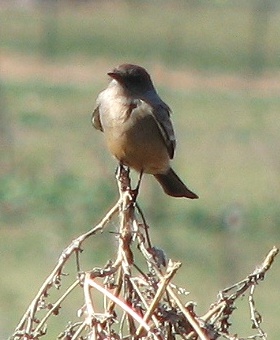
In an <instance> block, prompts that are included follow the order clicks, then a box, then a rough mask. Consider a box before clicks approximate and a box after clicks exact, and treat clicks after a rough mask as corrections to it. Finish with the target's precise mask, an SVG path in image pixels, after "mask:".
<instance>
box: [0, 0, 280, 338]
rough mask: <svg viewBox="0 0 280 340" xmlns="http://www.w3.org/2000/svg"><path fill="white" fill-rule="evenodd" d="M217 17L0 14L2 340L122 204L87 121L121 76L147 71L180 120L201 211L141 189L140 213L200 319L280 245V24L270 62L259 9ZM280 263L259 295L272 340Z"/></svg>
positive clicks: (95, 247) (211, 12)
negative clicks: (135, 68)
mask: <svg viewBox="0 0 280 340" xmlns="http://www.w3.org/2000/svg"><path fill="white" fill-rule="evenodd" d="M207 3H208V5H205V3H204V2H203V1H202V2H201V4H200V5H195V2H191V1H190V2H183V1H177V2H175V1H173V2H169V1H168V2H167V1H166V2H163V1H159V2H156V1H154V2H140V1H139V2H135V1H127V2H125V1H119V2H116V1H103V2H101V1H96V2H92V1H88V2H83V3H81V4H80V5H75V4H74V2H56V4H57V5H56V7H46V6H44V7H43V6H42V5H39V4H35V5H32V2H30V5H29V6H27V7H26V6H22V7H20V6H18V7H15V6H12V5H11V4H13V2H12V1H11V2H3V3H1V2H0V10H1V11H0V23H1V41H0V48H1V55H0V58H1V59H0V62H1V64H0V67H1V69H0V91H1V92H0V101H1V111H0V115H1V116H0V132H1V136H0V142H1V149H0V151H1V167H0V175H1V177H0V249H1V261H0V269H1V271H2V280H1V281H0V301H1V304H0V338H7V336H8V335H10V333H11V332H12V331H13V329H14V327H15V325H16V323H17V322H18V320H19V318H20V317H21V316H22V314H23V313H24V311H25V308H26V307H27V305H28V303H29V302H30V301H31V299H32V298H33V297H34V295H35V293H36V292H37V290H38V288H39V286H40V284H41V283H42V281H43V280H44V278H45V277H46V276H47V275H48V273H49V272H50V270H51V269H52V268H53V266H54V264H55V261H56V259H57V258H58V256H59V254H60V252H61V250H62V249H63V247H65V246H66V245H67V244H68V243H69V242H70V241H71V239H73V238H74V237H76V236H78V235H79V234H80V233H82V232H84V231H86V230H87V229H88V228H89V227H90V226H91V225H93V224H95V223H97V222H98V221H99V219H100V218H101V217H102V216H103V214H104V213H105V212H106V211H107V210H108V209H109V208H110V207H111V206H112V205H113V203H114V202H115V200H116V199H117V189H116V185H115V181H114V170H115V166H116V162H115V161H114V160H113V159H112V158H111V156H110V155H108V153H107V151H105V148H104V143H103V139H102V134H101V133H99V132H97V131H95V130H93V129H92V127H91V123H90V118H91V112H92V109H93V107H94V102H95V98H96V96H97V94H98V92H100V91H101V90H102V89H103V88H104V87H105V86H106V84H107V81H108V77H107V76H106V72H107V71H108V70H109V69H111V68H112V67H113V66H115V65H117V64H118V63H120V62H124V61H129V62H135V63H139V64H141V65H143V66H145V67H146V68H147V69H148V70H149V71H150V73H151V74H152V77H153V79H154V81H155V83H156V86H157V88H158V90H159V93H160V95H161V97H162V98H163V99H164V100H165V101H166V102H167V103H168V104H169V105H170V106H171V107H172V109H173V112H174V115H173V122H174V125H175V129H176V134H177V139H178V147H177V152H176V158H175V161H174V168H175V169H176V170H177V172H178V173H179V174H180V177H182V178H183V179H184V180H185V182H186V183H187V184H188V185H189V187H190V188H192V189H193V190H194V191H195V192H197V193H198V194H199V195H200V199H199V200H198V201H196V202H190V201H186V200H176V199H172V198H169V197H166V196H164V195H162V192H161V189H160V188H159V187H158V185H157V183H156V182H155V181H154V180H153V178H150V177H149V176H146V177H145V179H144V183H143V186H142V188H141V194H140V198H139V203H140V205H141V207H142V209H143V210H144V211H145V214H146V218H147V219H148V222H149V224H150V226H151V234H152V237H153V240H154V242H155V244H156V245H157V246H159V247H162V248H163V249H165V251H166V252H167V253H168V255H169V256H170V257H172V258H174V259H177V260H181V261H182V262H183V263H184V266H183V269H182V270H181V273H180V274H179V276H178V284H184V286H185V288H186V289H187V290H189V291H190V292H191V297H190V298H191V299H192V300H194V301H197V302H198V307H197V308H198V310H199V311H201V313H203V311H204V310H205V309H206V308H207V307H208V305H209V304H210V303H211V302H212V301H213V300H214V299H215V296H216V293H217V292H218V291H219V290H220V289H221V288H223V287H224V286H225V285H228V284H230V283H233V282H234V281H236V280H239V279H241V278H243V277H244V276H245V275H247V274H248V273H249V272H250V271H252V270H253V269H254V266H255V265H256V264H257V263H258V262H259V261H260V260H261V259H262V258H263V256H264V255H265V254H266V252H267V251H268V250H269V249H270V248H271V247H272V246H273V245H274V244H276V245H279V239H280V231H279V225H280V213H279V191H280V179H279V178H280V177H279V171H280V156H279V155H280V153H279V151H280V140H279V131H280V123H279V111H280V96H279V93H280V92H279V91H280V69H279V66H280V57H279V56H280V44H279V36H280V11H278V9H277V7H274V8H273V11H271V12H269V13H266V12H265V13H264V15H265V16H268V18H269V19H268V24H267V26H265V27H266V31H265V36H264V37H262V36H261V35H260V37H259V38H260V39H261V45H260V46H261V48H262V49H263V51H260V49H259V45H258V43H257V42H256V41H255V39H256V36H255V32H256V31H258V27H259V26H258V22H259V21H257V23H255V21H254V19H255V18H256V17H257V18H259V20H260V21H261V20H262V19H260V18H261V17H260V16H259V17H258V13H257V14H256V8H255V7H254V6H253V4H254V2H253V1H252V2H251V1H248V2H247V3H246V6H245V5H244V4H243V5H241V3H243V2H239V1H236V2H235V1H233V2H232V4H231V5H230V4H228V3H226V2H225V3H224V4H223V2H214V1H213V3H212V5H209V2H207ZM233 3H235V5H233ZM275 3H276V2H275ZM271 4H274V3H273V2H271ZM155 13H156V15H155ZM264 20H266V17H265V18H264ZM264 22H265V21H264ZM262 25H264V23H262ZM253 52H255V53H253ZM256 54H257V57H258V58H255V56H256ZM263 58H264V59H263ZM256 61H258V63H256V64H254V65H252V64H253V63H254V62H256ZM110 230H114V224H113V225H112V226H111V227H110ZM108 235H109V234H108V233H105V234H104V235H103V237H102V238H100V240H98V242H97V244H96V243H94V241H90V244H91V245H92V252H89V253H87V252H85V253H86V254H85V255H84V258H85V269H89V268H91V267H92V266H95V265H96V263H98V264H104V262H105V261H106V260H107V259H108V255H107V254H106V251H104V244H105V242H106V238H108V237H109V236H108ZM110 237H112V244H113V242H114V241H113V236H110ZM92 259H94V261H93V260H92ZM278 262H279V261H278ZM278 262H277V263H276V264H275V265H274V266H273V268H272V270H271V272H270V273H269V275H268V277H267V278H266V280H265V282H264V283H263V285H261V286H259V287H258V294H257V298H258V299H257V306H258V309H259V311H260V312H261V314H262V315H263V316H264V323H263V326H264V329H265V330H266V331H267V332H268V338H269V339H278V337H277V335H278V333H279V330H278V328H279V327H278V319H279V313H280V303H279V302H280V301H279V278H280V266H279V263H278ZM201 283H203V286H202V284H201ZM245 307H246V306H241V307H240V311H239V312H238V313H237V315H238V316H237V321H236V331H237V330H238V331H243V332H244V334H243V335H244V336H245V335H246V334H252V332H253V331H251V330H249V329H248V328H249V327H248V325H249V315H248V314H246V313H245V310H246V308H245ZM69 309H70V308H69ZM69 318H70V316H69V315H68V314H67V313H66V314H65V315H63V317H62V320H63V324H60V325H59V322H58V324H57V325H54V326H53V328H52V331H51V332H50V333H49V337H48V338H49V339H53V338H55V336H56V335H57V333H58V332H59V331H60V330H62V329H63V328H64V326H65V324H66V323H67V320H68V319H69ZM244 318H246V320H248V321H247V322H244ZM59 320H60V322H61V319H59ZM241 335H242V334H241Z"/></svg>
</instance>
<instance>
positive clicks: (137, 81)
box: [108, 64, 155, 96]
mask: <svg viewBox="0 0 280 340" xmlns="http://www.w3.org/2000/svg"><path fill="white" fill-rule="evenodd" d="M108 75H109V76H110V77H111V78H113V79H115V80H116V81H117V82H118V83H119V84H120V85H121V86H122V87H124V88H125V89H126V90H127V91H128V92H129V93H131V94H133V95H139V96H141V95H144V94H145V93H147V92H148V91H154V90H155V89H154V85H153V83H152V80H151V77H150V75H149V73H148V72H147V71H146V70H145V69H144V68H143V67H141V66H138V65H133V64H122V65H119V66H117V67H116V68H114V69H113V70H112V71H110V72H108Z"/></svg>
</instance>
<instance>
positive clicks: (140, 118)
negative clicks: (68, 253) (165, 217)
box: [92, 64, 198, 199]
mask: <svg viewBox="0 0 280 340" xmlns="http://www.w3.org/2000/svg"><path fill="white" fill-rule="evenodd" d="M108 75H109V76H110V77H111V78H112V81H111V82H110V83H109V86H108V87H107V89H106V90H104V91H102V92H101V93H100V94H99V96H98V98H97V101H96V104H97V107H96V109H95V110H94V112H93V115H92V123H93V126H94V127H95V128H96V129H98V130H100V131H102V132H104V135H105V139H106V142H107V145H108V148H109V150H110V152H111V153H112V154H113V155H114V156H115V157H116V158H117V160H118V161H119V162H120V164H123V165H127V166H128V167H131V168H133V169H135V170H136V171H138V172H140V174H142V173H143V172H144V173H148V174H153V175H154V176H155V178H156V179H157V180H158V181H159V183H160V184H161V186H162V188H163V190H164V191H165V193H166V194H168V195H170V196H173V197H187V198H192V199H193V198H198V196H197V195H196V194H195V193H193V192H192V191H190V190H189V189H188V188H187V187H186V186H185V184H184V183H183V182H182V181H181V180H180V178H179V177H178V176H177V175H176V173H175V172H174V171H173V169H172V168H171V167H170V159H172V158H173V156H174V150H175V146H176V141H175V135H174V130H173V126H172V123H171V120H170V113H171V110H170V108H169V107H168V105H167V104H165V103H164V102H163V101H162V100H161V99H160V97H159V95H158V94H157V92H156V90H155V88H154V85H153V83H152V80H151V77H150V75H149V74H148V72H147V71H146V70H145V69H144V68H143V67H140V66H137V65H131V64H123V65H120V66H118V67H116V68H115V69H113V70H112V71H111V72H109V73H108Z"/></svg>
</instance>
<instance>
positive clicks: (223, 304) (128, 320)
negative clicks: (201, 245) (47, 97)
mask: <svg viewBox="0 0 280 340" xmlns="http://www.w3.org/2000/svg"><path fill="white" fill-rule="evenodd" d="M117 179H118V189H119V193H120V198H119V200H118V202H117V203H116V204H115V205H114V206H113V207H112V208H111V209H110V210H109V212H108V213H107V214H106V216H105V217H104V218H103V219H102V221H101V222H100V223H99V224H98V225H96V226H95V227H94V228H92V229H90V230H89V231H88V232H86V233H84V234H82V235H80V236H79V237H77V238H76V239H75V240H73V241H72V242H71V244H70V245H69V246H68V247H67V248H66V249H65V250H64V251H63V252H62V253H61V256H60V257H59V260H58V263H57V265H56V266H55V268H54V269H53V271H52V272H51V274H50V275H49V276H48V278H47V279H46V280H45V282H44V283H43V285H42V286H41V288H40V289H39V292H38V293H37V294H36V296H35V298H34V299H33V301H32V303H31V304H30V306H29V307H28V309H27V311H26V313H25V314H24V316H23V317H22V319H21V321H20V322H19V324H18V326H17V328H16V330H15V333H14V335H13V336H12V338H11V339H14V340H19V339H24V340H35V339H36V340H37V339H39V338H40V337H44V336H45V334H46V331H47V321H48V320H49V319H50V318H51V316H52V315H57V314H58V312H59V309H60V308H62V307H63V306H62V305H63V302H64V301H65V300H66V299H67V298H68V297H69V296H70V295H71V294H72V292H73V291H74V289H75V288H76V287H77V288H83V296H84V302H83V303H81V304H82V305H83V307H82V308H81V309H80V312H79V313H78V317H80V318H83V320H82V321H79V322H73V323H72V322H70V323H69V324H68V326H67V327H66V328H65V329H64V331H63V332H62V333H61V334H60V336H59V338H60V339H63V340H66V339H72V340H75V339H76V340H77V339H80V338H83V339H88V340H97V339H100V340H101V339H111V340H119V339H122V340H128V339H129V340H131V339H135V340H138V339H143V340H144V339H145V340H150V339H157V340H163V339H167V340H174V339H175V338H176V339H177V338H178V336H179V337H180V338H181V339H192V340H198V339H200V340H215V339H218V338H219V337H221V336H222V337H224V338H226V339H230V340H239V339H241V338H239V337H238V335H236V334H234V335H232V334H230V332H229V328H230V322H229V318H230V316H231V314H232V313H233V311H234V310H235V302H236V300H237V299H238V298H239V297H241V296H243V295H244V294H245V293H246V292H249V294H248V298H249V308H250V318H251V321H252V322H253V327H254V328H255V329H256V330H257V331H258V334H257V335H256V336H249V337H247V339H256V338H257V337H258V338H261V339H263V340H266V339H267V336H266V333H265V332H264V331H263V329H262V328H261V321H262V317H261V315H260V314H259V312H258V311H257V309H256V303H255V299H254V292H255V289H256V285H257V284H258V283H259V282H260V281H261V280H263V279H264V277H265V274H266V272H267V271H268V270H269V269H270V267H271V265H272V263H273V261H274V259H275V257H276V255H277V254H278V249H277V248H276V247H273V248H272V250H271V251H270V252H269V254H268V255H267V256H266V258H265V260H264V261H263V262H262V264H261V265H260V266H258V267H257V268H256V269H255V270H254V271H253V272H252V273H251V274H250V275H248V276H247V277H246V278H245V279H244V280H242V281H240V282H237V283H236V284H233V285H232V286H230V287H228V288H225V289H224V290H222V291H221V292H220V294H219V296H218V300H217V301H216V302H215V303H214V304H212V305H211V307H210V309H209V311H207V312H206V313H205V314H204V315H203V316H198V315H197V314H196V312H195V310H194V304H193V303H191V302H189V303H187V304H184V303H183V302H182V300H181V299H180V298H179V295H180V292H182V293H183V297H184V298H185V297H186V296H187V291H186V289H184V288H180V287H177V286H176V285H175V284H174V282H173V280H174V278H175V275H176V273H177V271H178V269H179V268H180V266H181V263H179V262H172V261H171V260H169V261H167V257H166V255H165V253H164V251H163V250H161V249H159V248H157V247H155V246H152V242H151V240H150V236H149V228H148V224H147V222H146V219H145V217H144V214H143V211H142V210H141V209H140V207H139V206H138V204H137V202H136V199H137V190H136V191H135V190H131V187H130V178H129V172H128V170H127V169H125V167H120V168H119V171H118V173H117ZM135 210H137V211H138V213H136V212H135ZM116 213H119V228H118V232H117V237H118V245H117V249H116V255H115V257H114V259H110V261H108V262H107V264H106V265H105V266H104V267H103V268H98V267H94V268H93V269H92V270H90V271H87V272H81V265H80V255H79V254H80V251H81V245H82V244H83V242H84V241H85V240H86V239H87V238H89V237H91V236H94V235H95V234H96V233H98V232H103V230H104V228H105V227H106V226H107V225H108V223H109V221H110V220H111V219H112V217H113V216H115V215H116ZM139 215H140V217H139ZM138 218H140V221H139V220H138ZM135 242H136V243H137V247H135V246H134V247H133V243H135ZM133 249H137V250H138V249H139V250H140V252H139V254H140V255H139V254H138V255H137V256H140V257H142V261H140V263H143V260H144V263H145V265H144V266H143V265H142V266H140V265H139V264H138V263H135V262H136V260H135V256H136V254H135V251H134V250H133ZM72 255H76V265H77V274H78V278H79V279H78V280H77V278H76V277H75V279H74V281H73V283H72V284H71V285H70V286H69V287H68V289H67V290H66V291H65V292H64V293H63V294H62V295H61V297H60V298H58V299H57V301H56V302H55V303H47V301H48V297H49V295H50V291H51V288H53V287H56V288H59V287H60V285H61V283H62V279H63V274H62V273H63V269H64V267H65V265H66V263H68V261H69V259H70V258H71V257H72ZM167 262H168V265H167V267H166V263H167ZM134 272H136V274H134ZM97 292H98V295H100V293H101V294H102V295H103V301H104V305H103V307H102V308H103V312H102V311H101V312H100V311H99V305H98V300H97V299H96V293H97ZM40 309H41V310H42V309H43V310H44V309H46V310H47V312H45V315H44V316H43V317H42V318H41V320H40V319H39V317H38V311H39V310H40Z"/></svg>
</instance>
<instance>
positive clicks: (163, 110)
mask: <svg viewBox="0 0 280 340" xmlns="http://www.w3.org/2000/svg"><path fill="white" fill-rule="evenodd" d="M141 99H142V100H143V101H144V102H146V103H147V104H149V105H150V106H151V107H152V112H151V113H152V116H153V117H154V119H155V121H156V123H157V125H158V127H159V130H160V132H161V135H162V137H163V139H164V142H165V145H166V147H167V150H168V154H169V157H170V158H171V159H172V158H173V157H174V151H175V147H176V139H175V133H174V129H173V125H172V122H171V119H170V114H171V110H170V108H169V106H168V105H167V104H165V103H164V102H163V101H162V100H161V98H160V97H159V96H158V94H157V93H156V92H155V91H154V90H153V91H149V92H146V93H145V95H144V96H143V97H142V98H141Z"/></svg>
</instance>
